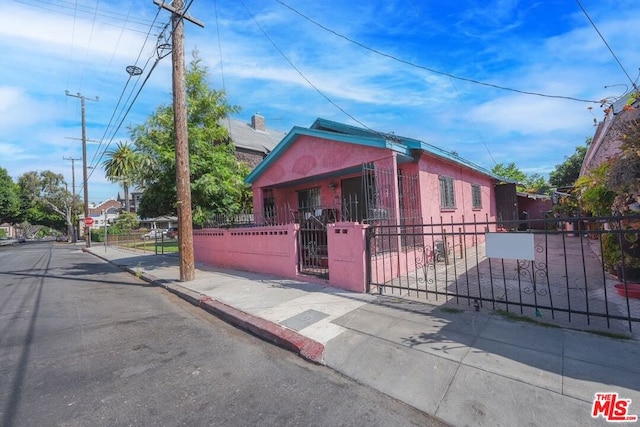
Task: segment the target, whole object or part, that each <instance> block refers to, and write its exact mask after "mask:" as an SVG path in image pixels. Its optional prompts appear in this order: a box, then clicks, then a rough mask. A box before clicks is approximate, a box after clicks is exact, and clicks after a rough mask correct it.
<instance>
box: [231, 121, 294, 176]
mask: <svg viewBox="0 0 640 427" xmlns="http://www.w3.org/2000/svg"><path fill="white" fill-rule="evenodd" d="M220 125H221V126H223V127H224V128H226V129H227V131H228V132H229V136H230V138H231V140H232V141H233V143H234V145H235V147H236V158H237V159H238V160H240V161H243V162H245V163H246V164H248V165H249V167H250V168H251V169H254V168H255V167H256V166H258V164H259V163H260V162H261V161H262V159H264V158H265V157H267V155H268V154H269V153H270V152H271V151H273V149H274V148H275V146H276V145H278V143H279V142H280V141H281V140H282V139H283V138H284V137H285V136H286V132H282V131H276V130H273V129H268V128H267V126H266V122H265V119H264V117H263V116H261V115H259V114H254V115H253V116H251V121H250V122H249V123H246V122H244V121H242V120H237V119H233V118H225V119H222V120H221V121H220Z"/></svg>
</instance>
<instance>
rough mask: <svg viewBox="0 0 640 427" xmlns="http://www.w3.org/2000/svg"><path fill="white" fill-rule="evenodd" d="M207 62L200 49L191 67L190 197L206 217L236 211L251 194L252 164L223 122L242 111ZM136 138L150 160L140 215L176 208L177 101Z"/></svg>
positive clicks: (199, 217) (197, 216) (198, 218)
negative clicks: (215, 83) (213, 79)
mask: <svg viewBox="0 0 640 427" xmlns="http://www.w3.org/2000/svg"><path fill="white" fill-rule="evenodd" d="M207 74H208V72H207V68H206V67H203V66H202V65H201V64H200V60H199V59H198V57H197V54H194V58H193V60H192V61H191V63H190V66H189V69H188V70H187V72H186V75H185V80H186V92H187V115H188V119H187V121H188V126H189V158H190V169H191V202H192V206H193V212H194V214H193V220H194V222H195V223H196V224H201V223H203V222H204V221H205V220H206V219H207V218H208V217H209V216H210V215H213V214H217V213H236V212H238V211H240V210H242V209H243V208H245V207H246V206H245V205H243V204H246V200H248V199H249V197H247V194H248V193H249V189H248V187H247V186H246V185H245V184H244V178H245V177H246V176H247V174H248V173H249V168H248V167H247V166H246V165H245V164H244V163H241V162H239V161H238V160H237V159H236V157H235V149H234V146H233V144H232V142H231V141H230V139H229V135H228V133H227V130H226V129H225V128H224V127H222V126H221V125H220V124H219V122H220V120H221V119H223V118H224V117H226V116H227V115H229V114H231V113H234V112H237V111H238V110H239V109H238V107H233V106H230V105H228V104H227V101H226V96H225V94H224V92H222V91H217V90H213V89H211V88H209V87H208V86H207V83H206V78H207ZM131 140H132V141H133V143H134V144H135V146H136V150H137V151H138V152H139V153H141V155H142V156H143V158H144V161H145V162H146V163H147V166H146V167H145V168H144V171H143V174H142V175H141V177H140V178H141V179H140V182H139V185H140V187H141V189H143V190H144V194H143V196H142V199H141V201H140V207H139V211H138V212H139V214H140V215H141V216H143V217H144V216H147V217H151V216H158V215H169V214H174V213H175V212H176V206H175V203H176V185H175V182H176V175H175V174H176V172H175V146H174V140H173V107H172V106H171V105H163V106H160V107H158V108H157V109H156V111H155V112H154V113H153V114H152V115H151V116H150V117H149V118H148V119H147V121H146V122H145V123H144V124H142V125H139V126H137V127H135V128H133V129H132V131H131Z"/></svg>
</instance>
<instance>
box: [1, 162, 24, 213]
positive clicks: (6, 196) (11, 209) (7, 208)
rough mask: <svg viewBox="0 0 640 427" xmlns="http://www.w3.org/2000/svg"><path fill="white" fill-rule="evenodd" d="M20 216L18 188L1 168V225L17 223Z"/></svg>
mask: <svg viewBox="0 0 640 427" xmlns="http://www.w3.org/2000/svg"><path fill="white" fill-rule="evenodd" d="M19 216H20V198H19V197H18V188H17V186H16V184H15V183H14V182H13V180H12V179H11V177H10V176H9V173H8V172H7V170H6V169H4V168H0V223H2V222H9V223H14V222H17V221H18V219H19Z"/></svg>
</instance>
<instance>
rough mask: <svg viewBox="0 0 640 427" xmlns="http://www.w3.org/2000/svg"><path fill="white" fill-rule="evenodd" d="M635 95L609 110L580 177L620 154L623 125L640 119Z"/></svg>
mask: <svg viewBox="0 0 640 427" xmlns="http://www.w3.org/2000/svg"><path fill="white" fill-rule="evenodd" d="M633 94H634V92H631V93H629V94H627V95H625V96H623V97H622V98H620V99H619V100H618V101H616V102H615V103H613V104H612V105H611V107H610V108H608V110H607V114H606V115H605V118H604V120H603V121H601V122H600V123H598V126H597V128H596V132H595V135H594V136H593V140H592V141H591V144H590V145H589V149H588V150H587V154H586V155H585V156H584V160H583V162H582V168H581V169H580V176H584V175H586V174H587V172H588V171H589V170H591V169H594V168H596V167H598V166H599V165H601V164H602V163H603V162H604V161H606V160H607V159H609V158H611V157H614V156H616V155H618V154H619V153H620V146H621V144H622V133H621V132H620V129H621V125H622V124H624V123H625V122H629V121H630V120H638V119H640V100H639V99H638V98H635V99H634V98H632V96H633ZM625 106H627V107H626V108H625ZM629 107H631V108H629Z"/></svg>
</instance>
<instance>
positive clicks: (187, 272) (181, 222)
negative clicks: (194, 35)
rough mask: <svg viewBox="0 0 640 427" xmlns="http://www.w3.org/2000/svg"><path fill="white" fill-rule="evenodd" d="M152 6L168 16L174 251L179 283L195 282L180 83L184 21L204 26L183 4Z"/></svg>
mask: <svg viewBox="0 0 640 427" xmlns="http://www.w3.org/2000/svg"><path fill="white" fill-rule="evenodd" d="M153 2H154V3H155V4H156V5H158V6H160V7H161V8H163V9H166V10H168V11H170V12H171V13H172V18H171V22H172V27H173V36H172V44H173V46H172V49H171V59H172V63H173V131H174V136H175V148H176V191H177V199H178V200H177V206H178V235H179V236H180V237H179V239H178V248H179V251H180V281H181V282H190V281H192V280H193V279H195V260H194V256H193V216H192V212H191V170H190V168H189V130H188V123H187V99H186V89H185V81H184V69H185V66H184V19H186V20H188V21H190V22H193V23H194V24H196V25H198V26H200V27H204V24H202V23H201V22H199V21H197V20H195V19H194V18H192V17H190V16H188V15H185V11H183V10H182V6H183V1H182V0H174V1H173V2H172V4H171V5H169V4H165V3H164V1H163V0H154V1H153Z"/></svg>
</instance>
